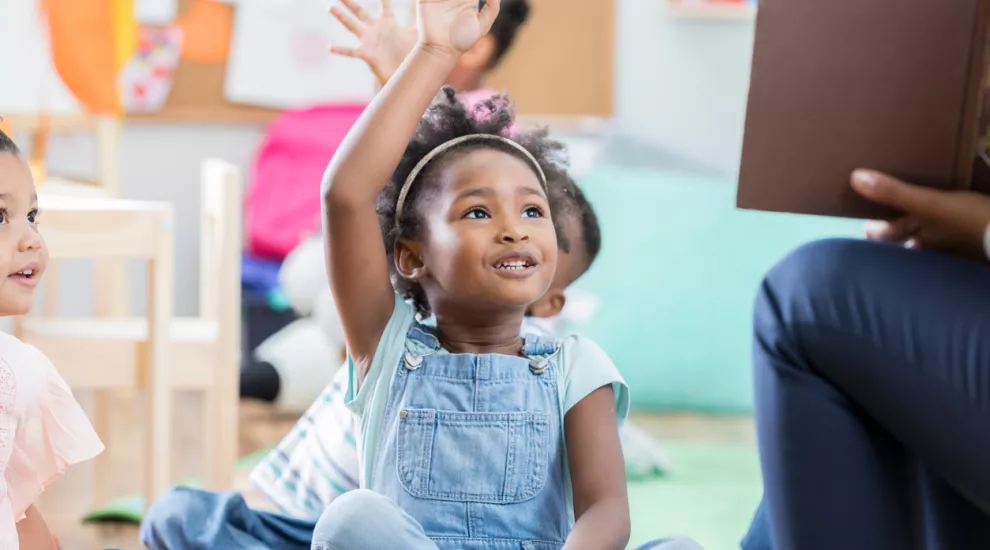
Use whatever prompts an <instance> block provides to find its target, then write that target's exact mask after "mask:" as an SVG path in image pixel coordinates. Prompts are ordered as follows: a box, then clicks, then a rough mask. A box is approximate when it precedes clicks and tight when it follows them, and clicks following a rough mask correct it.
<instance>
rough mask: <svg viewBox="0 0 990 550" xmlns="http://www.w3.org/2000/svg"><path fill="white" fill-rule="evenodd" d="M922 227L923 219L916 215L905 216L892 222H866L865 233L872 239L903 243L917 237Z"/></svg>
mask: <svg viewBox="0 0 990 550" xmlns="http://www.w3.org/2000/svg"><path fill="white" fill-rule="evenodd" d="M920 229H921V221H920V220H919V219H918V218H916V217H914V216H904V217H902V218H898V219H896V220H894V221H891V222H885V221H875V220H871V221H868V222H866V223H865V224H864V226H863V233H865V235H866V238H867V239H869V240H871V241H889V242H897V243H903V242H907V241H908V240H910V239H911V238H912V237H915V236H916V235H917V233H918V231H919V230H920Z"/></svg>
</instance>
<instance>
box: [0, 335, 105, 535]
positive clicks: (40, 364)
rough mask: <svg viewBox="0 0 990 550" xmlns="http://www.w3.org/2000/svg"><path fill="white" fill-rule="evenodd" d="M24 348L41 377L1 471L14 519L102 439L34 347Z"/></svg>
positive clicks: (95, 449) (95, 451)
mask: <svg viewBox="0 0 990 550" xmlns="http://www.w3.org/2000/svg"><path fill="white" fill-rule="evenodd" d="M27 347H28V349H29V350H30V352H31V353H29V354H28V357H29V358H30V359H31V362H32V363H35V364H34V365H31V366H32V367H33V368H34V369H37V370H35V371H34V372H37V373H39V375H42V376H44V377H45V380H44V381H43V383H42V387H41V388H40V391H39V393H38V400H37V403H34V404H32V406H29V407H28V409H27V410H26V411H25V416H24V418H23V423H21V425H20V426H18V430H17V434H16V435H15V437H14V446H13V447H14V448H13V453H12V454H11V457H10V463H8V464H7V469H6V471H5V472H4V478H5V480H6V482H7V488H8V491H9V497H10V500H11V504H12V507H13V510H14V514H15V517H17V518H20V517H21V516H22V515H23V514H24V511H25V510H27V508H28V506H30V505H31V504H32V503H33V502H34V501H35V500H36V499H37V498H38V496H39V495H40V494H41V492H42V491H43V490H44V488H45V487H47V486H48V485H50V484H51V483H52V482H53V481H54V480H55V479H57V478H59V477H61V475H62V474H63V473H64V472H65V469H66V468H67V467H68V466H71V465H73V464H78V463H80V462H84V461H86V460H89V459H91V458H93V457H95V456H96V455H98V454H100V453H101V452H103V443H102V442H101V441H100V438H99V437H98V436H97V435H96V431H95V430H94V429H93V426H92V424H90V422H89V419H88V418H87V417H86V413H85V412H83V410H82V407H80V406H79V403H78V402H76V399H75V397H73V396H72V392H71V391H70V390H69V387H68V385H67V384H66V383H65V381H64V380H62V377H61V376H59V374H58V372H57V371H56V370H55V367H54V366H52V364H51V362H50V361H49V360H48V358H47V357H45V356H44V355H43V354H42V353H41V352H40V351H38V350H36V349H34V348H33V347H30V346H27Z"/></svg>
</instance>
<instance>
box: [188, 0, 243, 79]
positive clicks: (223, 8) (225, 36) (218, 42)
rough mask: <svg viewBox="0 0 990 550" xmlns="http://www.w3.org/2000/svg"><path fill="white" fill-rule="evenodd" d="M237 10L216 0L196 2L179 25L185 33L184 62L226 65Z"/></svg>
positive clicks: (194, 1)
mask: <svg viewBox="0 0 990 550" xmlns="http://www.w3.org/2000/svg"><path fill="white" fill-rule="evenodd" d="M233 18H234V15H233V10H231V7H230V6H229V5H227V4H222V3H220V2H214V1H212V0H193V2H192V4H191V5H190V6H189V8H188V9H186V13H185V14H184V15H183V16H182V17H181V18H179V20H178V21H177V22H176V24H177V25H178V26H179V28H181V29H182V35H183V44H182V59H183V60H185V61H195V62H199V63H224V62H226V61H227V56H228V54H229V52H230V34H231V26H232V25H233Z"/></svg>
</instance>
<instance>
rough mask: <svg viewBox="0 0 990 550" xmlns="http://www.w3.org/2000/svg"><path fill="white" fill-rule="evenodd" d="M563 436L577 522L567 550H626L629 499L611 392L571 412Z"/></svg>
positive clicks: (605, 389)
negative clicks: (564, 436) (565, 440)
mask: <svg viewBox="0 0 990 550" xmlns="http://www.w3.org/2000/svg"><path fill="white" fill-rule="evenodd" d="M564 433H565V434H566V439H567V456H568V461H569V464H570V470H571V484H572V485H573V488H574V518H575V520H576V522H575V524H574V530H573V531H571V534H570V535H569V536H568V537H567V542H566V543H565V544H564V550H578V549H589V550H591V549H593V550H611V549H615V550H622V549H623V548H625V547H626V544H627V543H628V542H629V499H628V496H627V494H626V470H625V461H624V459H623V458H622V447H621V444H620V441H619V431H618V428H617V422H616V412H615V397H614V395H613V393H612V387H611V386H603V387H601V388H598V389H597V390H595V391H593V392H591V394H590V395H588V396H587V397H585V398H584V399H582V400H581V401H580V402H578V403H577V404H576V405H574V406H573V407H572V408H571V410H569V411H567V415H566V416H565V417H564Z"/></svg>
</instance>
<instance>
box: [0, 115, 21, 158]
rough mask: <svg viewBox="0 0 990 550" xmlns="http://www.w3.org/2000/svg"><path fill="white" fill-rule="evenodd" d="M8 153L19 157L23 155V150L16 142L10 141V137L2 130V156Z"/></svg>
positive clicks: (0, 133) (0, 132)
mask: <svg viewBox="0 0 990 550" xmlns="http://www.w3.org/2000/svg"><path fill="white" fill-rule="evenodd" d="M0 122H3V118H0ZM3 153H8V154H11V155H14V156H15V157H19V156H20V155H21V150H20V149H19V148H18V147H17V144H16V143H14V140H12V139H10V136H8V135H7V134H5V133H4V132H3V130H0V154H3Z"/></svg>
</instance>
